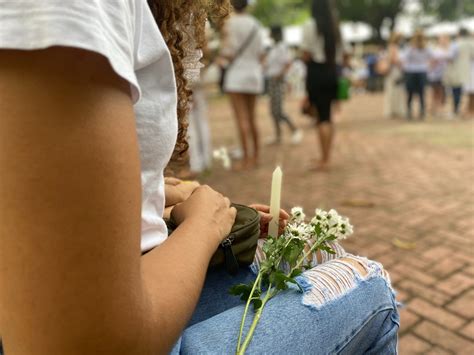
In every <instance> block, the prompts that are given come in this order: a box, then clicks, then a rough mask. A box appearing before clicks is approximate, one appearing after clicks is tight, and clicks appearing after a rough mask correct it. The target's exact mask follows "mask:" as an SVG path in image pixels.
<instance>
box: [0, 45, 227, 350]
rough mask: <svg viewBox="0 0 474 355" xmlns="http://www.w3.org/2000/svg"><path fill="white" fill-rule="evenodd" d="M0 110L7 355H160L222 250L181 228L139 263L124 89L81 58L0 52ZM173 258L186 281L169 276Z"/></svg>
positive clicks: (1, 285) (136, 166)
mask: <svg viewBox="0 0 474 355" xmlns="http://www.w3.org/2000/svg"><path fill="white" fill-rule="evenodd" d="M0 98H1V100H0V172H1V179H0V221H1V223H0V324H1V325H2V332H3V333H2V334H1V335H2V338H3V342H4V346H5V351H6V352H7V353H8V354H11V355H14V354H36V355H43V354H48V355H55V354H96V353H104V354H105V353H107V354H152V353H157V352H160V353H165V352H167V351H168V350H169V348H170V347H171V346H172V344H173V342H174V341H175V339H176V338H177V337H178V335H179V333H180V331H181V330H182V329H183V327H184V325H185V324H186V322H187V319H188V318H189V317H190V315H191V313H192V310H193V307H194V304H195V303H196V301H197V297H198V295H199V291H200V288H201V286H202V281H203V279H204V275H205V270H206V265H207V263H208V261H209V258H210V256H211V254H212V252H213V250H214V249H215V248H216V246H217V244H218V239H219V238H220V237H221V236H220V235H217V234H218V233H219V232H218V231H216V230H209V229H210V228H211V227H208V226H207V225H208V224H207V223H200V222H199V219H196V218H195V219H192V218H188V219H186V220H185V221H184V222H183V224H182V226H180V228H179V229H178V230H177V231H176V233H174V234H173V238H171V239H172V240H170V242H169V243H165V244H164V245H163V246H161V247H160V248H157V250H156V251H154V252H152V253H150V255H149V256H148V257H147V258H146V259H143V261H142V260H141V253H140V248H139V244H140V243H139V240H140V209H141V201H140V199H141V186H140V163H139V154H138V146H137V137H136V133H135V132H136V131H135V118H134V113H133V107H132V103H131V100H130V98H129V94H128V84H126V83H125V82H124V81H122V80H121V79H119V78H118V77H117V76H116V75H115V73H114V72H112V70H111V68H110V66H109V64H108V62H107V61H106V60H105V59H104V58H102V57H100V56H99V55H95V54H92V53H89V52H84V51H79V50H72V49H65V48H52V49H48V50H43V51H33V52H26V51H0ZM208 195H209V194H208ZM224 209H225V208H224ZM227 212H228V211H227ZM218 222H219V221H218ZM224 225H225V223H224ZM211 226H213V224H211ZM191 229H192V231H193V233H192V234H191V233H189V232H190V230H191ZM224 232H225V231H224ZM224 232H223V231H222V230H221V231H220V233H224ZM190 236H192V238H191V237H190ZM199 240H200V242H199V243H198V241H199ZM187 248H192V249H193V253H192V255H189V254H190V253H189V252H186V251H185V250H187ZM183 253H184V254H183ZM183 255H185V256H186V257H188V256H189V258H190V259H191V261H189V260H188V261H187V262H189V265H190V266H191V267H193V268H194V269H193V272H189V270H187V269H186V268H184V267H180V266H179V265H177V264H178V262H179V260H180V256H183Z"/></svg>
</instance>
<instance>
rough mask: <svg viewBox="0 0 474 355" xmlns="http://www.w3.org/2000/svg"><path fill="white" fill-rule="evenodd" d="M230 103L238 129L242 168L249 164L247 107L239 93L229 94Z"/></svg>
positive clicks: (243, 96) (242, 95)
mask: <svg viewBox="0 0 474 355" xmlns="http://www.w3.org/2000/svg"><path fill="white" fill-rule="evenodd" d="M229 97H230V102H231V103H232V108H233V110H234V115H235V118H236V120H237V127H238V128H239V138H240V143H241V146H242V151H243V161H242V163H243V167H245V166H246V165H247V164H248V162H249V157H250V155H249V146H248V141H247V140H248V136H249V131H250V127H249V122H248V117H247V106H246V103H245V95H244V94H240V93H230V94H229Z"/></svg>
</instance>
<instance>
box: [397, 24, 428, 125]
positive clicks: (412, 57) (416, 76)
mask: <svg viewBox="0 0 474 355" xmlns="http://www.w3.org/2000/svg"><path fill="white" fill-rule="evenodd" d="M432 59H433V54H432V51H431V49H430V48H428V47H427V46H426V40H425V36H424V35H423V32H421V31H418V32H416V33H415V34H414V35H413V38H412V40H411V42H410V44H409V45H408V46H407V48H406V49H405V50H404V51H403V54H402V67H403V71H404V73H405V87H406V91H407V119H408V120H411V119H412V102H413V98H414V96H415V95H416V96H418V98H419V100H420V111H419V118H420V120H423V119H424V118H425V113H426V112H425V88H426V83H427V76H428V70H429V68H430V65H431V62H432Z"/></svg>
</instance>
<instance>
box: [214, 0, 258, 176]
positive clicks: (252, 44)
mask: <svg viewBox="0 0 474 355" xmlns="http://www.w3.org/2000/svg"><path fill="white" fill-rule="evenodd" d="M232 5H233V7H234V9H235V13H234V14H232V15H231V17H230V18H229V19H228V21H227V23H226V24H225V26H224V40H223V46H222V50H221V57H222V59H223V61H226V62H227V71H226V75H225V78H224V83H223V90H224V92H226V93H227V94H228V95H229V98H230V101H231V104H232V108H233V111H234V115H235V118H236V120H237V126H238V129H239V137H240V142H241V145H242V151H243V160H242V162H241V164H236V165H234V166H235V167H236V168H243V169H248V168H253V167H255V166H256V165H257V164H258V158H259V151H260V137H259V132H258V126H257V122H256V117H255V116H256V101H257V96H258V95H259V94H261V93H262V92H263V89H264V75H263V67H262V61H263V57H264V54H265V48H264V44H263V37H262V31H261V25H260V24H259V22H258V21H257V20H256V19H255V18H254V17H252V16H251V15H249V14H248V13H247V12H246V9H247V6H248V1H247V0H232ZM221 62H222V60H221ZM250 145H252V148H253V149H252V150H251V149H250Z"/></svg>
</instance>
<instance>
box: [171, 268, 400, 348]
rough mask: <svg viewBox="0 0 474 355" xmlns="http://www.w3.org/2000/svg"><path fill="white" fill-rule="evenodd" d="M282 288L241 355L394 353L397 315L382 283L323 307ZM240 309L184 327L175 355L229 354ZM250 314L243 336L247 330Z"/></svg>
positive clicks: (372, 282)
mask: <svg viewBox="0 0 474 355" xmlns="http://www.w3.org/2000/svg"><path fill="white" fill-rule="evenodd" d="M304 297H305V295H303V294H301V293H300V292H298V291H297V290H287V291H285V292H283V293H281V294H279V295H277V296H276V297H275V298H273V299H272V300H270V301H269V303H268V304H267V306H266V307H265V309H264V312H263V314H262V317H261V319H260V322H259V324H258V326H257V328H256V330H255V333H254V336H253V339H252V341H251V343H250V345H249V348H248V349H247V352H246V353H247V354H315V353H317V354H367V353H371V354H389V355H390V354H396V347H397V331H398V327H399V318H398V312H397V309H396V304H395V300H394V296H393V292H392V290H391V288H390V287H389V285H388V283H387V282H386V280H385V279H383V278H382V277H379V276H371V277H369V278H367V279H365V280H360V282H357V284H356V286H355V287H354V288H352V289H351V290H350V291H349V292H346V293H344V294H343V295H341V296H340V297H338V298H336V299H333V300H331V301H328V302H325V303H324V304H318V305H316V304H313V305H312V304H308V303H307V302H305V301H304ZM243 311H244V305H243V304H240V305H238V306H236V307H233V308H230V309H228V310H227V311H225V312H223V313H220V314H218V315H215V316H214V317H212V318H209V319H207V320H205V321H203V322H200V323H197V324H194V325H193V326H191V327H189V328H187V329H186V330H185V331H184V333H183V336H182V338H181V342H180V349H179V353H180V354H197V353H205V354H230V353H234V352H235V349H236V343H237V338H238V334H239V326H240V322H241V318H242V315H243ZM252 318H253V313H252V312H250V313H249V315H248V317H247V320H246V323H245V327H244V336H245V334H246V333H247V331H248V330H249V328H250V325H251V321H252Z"/></svg>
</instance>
